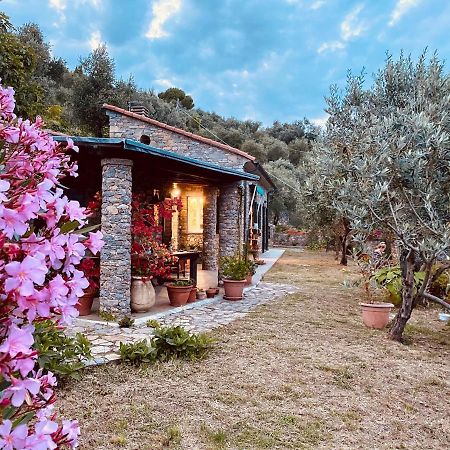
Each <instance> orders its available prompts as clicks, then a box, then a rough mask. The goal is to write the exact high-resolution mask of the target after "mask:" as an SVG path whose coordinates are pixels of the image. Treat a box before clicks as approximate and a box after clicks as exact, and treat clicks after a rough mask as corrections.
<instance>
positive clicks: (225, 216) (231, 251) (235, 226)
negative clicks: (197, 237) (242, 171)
mask: <svg viewBox="0 0 450 450" xmlns="http://www.w3.org/2000/svg"><path fill="white" fill-rule="evenodd" d="M241 216H242V211H241V189H240V183H239V182H236V183H233V184H229V185H227V186H224V187H223V188H221V189H220V196H219V256H220V257H222V256H233V255H236V254H237V253H238V252H240V251H241V250H242V248H241V244H242V232H243V227H242V220H241V219H242V217H241Z"/></svg>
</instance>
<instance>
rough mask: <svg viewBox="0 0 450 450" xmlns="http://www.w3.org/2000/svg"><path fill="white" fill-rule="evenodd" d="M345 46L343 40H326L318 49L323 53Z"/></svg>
mask: <svg viewBox="0 0 450 450" xmlns="http://www.w3.org/2000/svg"><path fill="white" fill-rule="evenodd" d="M344 48H345V44H344V43H343V42H341V41H330V42H324V43H323V44H322V45H321V46H320V47H319V48H318V49H317V53H323V52H326V51H328V50H329V51H331V52H334V51H336V50H343V49H344Z"/></svg>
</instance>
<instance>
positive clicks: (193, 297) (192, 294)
mask: <svg viewBox="0 0 450 450" xmlns="http://www.w3.org/2000/svg"><path fill="white" fill-rule="evenodd" d="M189 281H190V282H191V283H192V288H191V292H189V298H188V301H187V302H188V303H194V302H195V301H196V300H197V284H196V282H195V280H192V279H191V280H189Z"/></svg>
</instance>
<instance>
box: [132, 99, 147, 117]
mask: <svg viewBox="0 0 450 450" xmlns="http://www.w3.org/2000/svg"><path fill="white" fill-rule="evenodd" d="M128 111H130V112H133V113H135V114H139V115H141V116H144V117H149V114H148V109H147V108H146V107H145V106H144V105H142V103H139V102H128Z"/></svg>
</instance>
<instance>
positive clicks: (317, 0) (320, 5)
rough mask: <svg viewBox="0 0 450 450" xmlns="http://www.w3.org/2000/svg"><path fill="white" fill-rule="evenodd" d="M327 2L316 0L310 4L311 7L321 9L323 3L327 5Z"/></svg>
mask: <svg viewBox="0 0 450 450" xmlns="http://www.w3.org/2000/svg"><path fill="white" fill-rule="evenodd" d="M325 3H326V2H325V0H316V1H315V2H313V3H312V4H311V5H310V6H309V9H314V10H315V9H320V8H322V6H323V5H325Z"/></svg>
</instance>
